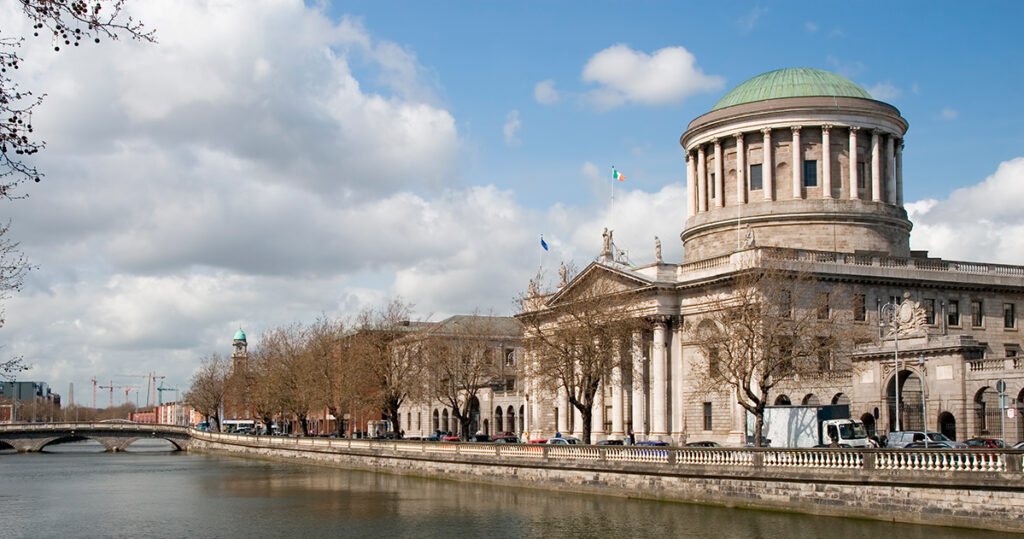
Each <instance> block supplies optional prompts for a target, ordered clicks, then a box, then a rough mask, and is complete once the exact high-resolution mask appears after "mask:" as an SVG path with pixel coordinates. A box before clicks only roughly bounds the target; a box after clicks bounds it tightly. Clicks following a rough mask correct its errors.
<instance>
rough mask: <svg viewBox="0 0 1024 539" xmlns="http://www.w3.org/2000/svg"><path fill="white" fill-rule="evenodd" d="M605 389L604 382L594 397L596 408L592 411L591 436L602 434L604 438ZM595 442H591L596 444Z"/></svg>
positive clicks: (598, 387)
mask: <svg viewBox="0 0 1024 539" xmlns="http://www.w3.org/2000/svg"><path fill="white" fill-rule="evenodd" d="M604 388H605V383H604V381H603V380H602V381H601V383H600V384H599V385H598V386H597V394H595V395H594V407H593V408H592V409H591V410H590V421H591V425H590V431H591V434H600V435H602V436H601V437H602V438H603V437H604ZM594 441H595V440H591V442H594Z"/></svg>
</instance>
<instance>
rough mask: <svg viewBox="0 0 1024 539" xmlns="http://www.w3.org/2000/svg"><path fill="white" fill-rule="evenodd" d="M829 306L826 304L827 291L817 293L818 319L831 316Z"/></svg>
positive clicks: (825, 318)
mask: <svg viewBox="0 0 1024 539" xmlns="http://www.w3.org/2000/svg"><path fill="white" fill-rule="evenodd" d="M831 314H832V312H831V307H830V306H829V304H828V292H819V293H818V320H828V319H829V316H831Z"/></svg>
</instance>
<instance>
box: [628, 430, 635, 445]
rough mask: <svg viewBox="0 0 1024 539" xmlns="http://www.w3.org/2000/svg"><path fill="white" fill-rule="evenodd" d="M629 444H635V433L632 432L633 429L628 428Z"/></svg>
mask: <svg viewBox="0 0 1024 539" xmlns="http://www.w3.org/2000/svg"><path fill="white" fill-rule="evenodd" d="M629 445H636V434H633V429H629Z"/></svg>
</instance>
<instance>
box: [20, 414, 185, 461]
mask: <svg viewBox="0 0 1024 539" xmlns="http://www.w3.org/2000/svg"><path fill="white" fill-rule="evenodd" d="M142 438H154V439H164V440H167V441H169V442H171V444H173V445H174V447H175V448H177V449H179V450H187V449H188V448H189V447H190V446H191V444H192V435H191V434H190V429H189V428H188V427H183V426H179V425H154V424H146V423H130V422H124V423H120V422H102V421H99V422H64V423H8V424H3V425H0V442H3V443H5V444H7V445H9V446H11V447H13V448H14V449H15V450H17V451H18V452H19V453H29V452H35V451H40V450H42V449H43V448H44V447H46V446H47V445H49V444H52V443H54V442H58V441H61V440H83V439H89V440H95V441H97V442H99V443H100V444H102V445H103V447H104V448H105V449H106V450H107V451H124V450H125V448H126V447H128V445H130V444H131V443H132V442H134V441H136V440H139V439H142Z"/></svg>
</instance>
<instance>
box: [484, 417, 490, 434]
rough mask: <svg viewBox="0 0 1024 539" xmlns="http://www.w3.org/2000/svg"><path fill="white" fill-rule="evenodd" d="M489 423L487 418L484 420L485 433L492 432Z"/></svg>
mask: <svg viewBox="0 0 1024 539" xmlns="http://www.w3.org/2000/svg"><path fill="white" fill-rule="evenodd" d="M487 423H488V422H487V420H486V419H485V420H484V428H483V433H484V434H490V433H491V431H490V427H489V426H488V424H487Z"/></svg>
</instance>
